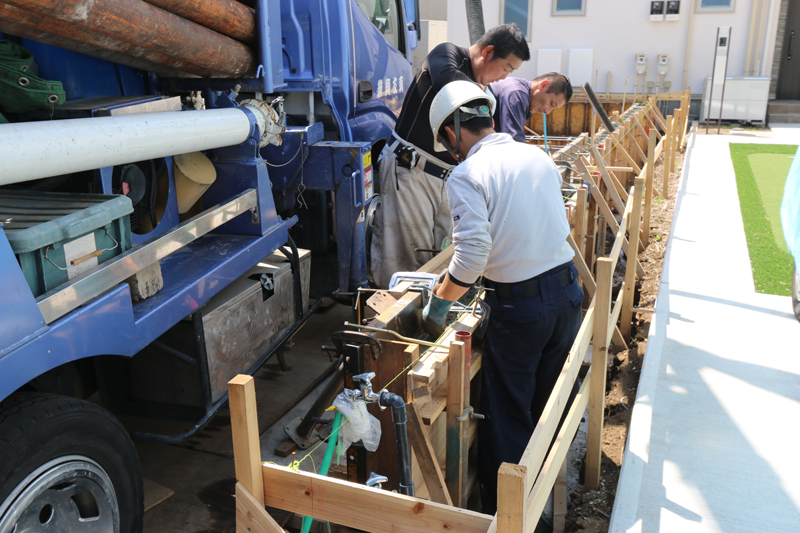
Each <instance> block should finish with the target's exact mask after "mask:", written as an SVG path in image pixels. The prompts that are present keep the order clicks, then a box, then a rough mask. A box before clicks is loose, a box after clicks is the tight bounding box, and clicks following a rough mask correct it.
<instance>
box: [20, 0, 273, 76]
mask: <svg viewBox="0 0 800 533" xmlns="http://www.w3.org/2000/svg"><path fill="white" fill-rule="evenodd" d="M4 2H5V3H6V4H9V5H13V6H15V7H18V8H20V9H23V10H25V11H28V12H29V13H30V14H36V15H39V16H42V17H46V18H47V19H52V20H55V21H58V22H62V23H66V24H67V25H68V27H67V28H66V29H64V31H63V33H62V32H61V31H53V30H51V29H50V25H49V24H47V25H44V27H42V28H41V29H42V30H45V31H52V32H53V33H56V34H59V35H62V36H63V37H66V38H68V39H71V40H78V41H81V40H83V38H84V36H85V34H86V33H87V32H88V34H89V36H90V37H91V40H90V41H89V42H90V44H93V45H95V46H99V47H101V48H106V45H105V43H106V40H107V39H111V41H116V42H121V43H126V44H128V45H130V46H131V47H133V48H141V49H142V50H145V51H148V52H153V53H155V54H163V55H164V56H166V60H165V62H164V63H162V62H161V61H154V62H156V63H159V64H163V65H164V66H167V67H170V68H174V69H177V70H184V71H187V70H186V68H187V65H195V66H202V67H203V68H206V69H208V70H210V71H214V72H217V73H219V74H220V75H222V76H227V77H252V76H254V75H255V72H256V67H257V64H258V62H257V59H256V56H255V54H254V53H253V51H252V50H251V49H250V48H249V47H247V46H246V45H244V44H242V43H240V42H238V41H236V40H234V39H231V38H230V37H226V36H225V35H222V34H220V33H217V32H215V31H213V30H210V29H208V28H206V27H203V26H201V25H199V24H195V23H194V22H191V21H188V20H185V19H183V18H181V17H179V16H177V15H174V14H172V13H169V12H167V11H164V10H163V9H160V8H158V7H155V6H152V5H150V4H148V3H146V2H143V1H141V0H78V1H76V0H4ZM117 51H119V50H117ZM132 55H135V54H132Z"/></svg>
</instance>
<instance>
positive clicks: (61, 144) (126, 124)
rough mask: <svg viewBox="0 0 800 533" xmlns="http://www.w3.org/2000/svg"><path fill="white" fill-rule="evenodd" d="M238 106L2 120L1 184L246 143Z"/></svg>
mask: <svg viewBox="0 0 800 533" xmlns="http://www.w3.org/2000/svg"><path fill="white" fill-rule="evenodd" d="M249 134H250V120H248V118H247V115H246V114H245V113H244V111H243V110H242V109H239V108H229V109H207V110H203V111H181V112H178V113H150V114H144V115H125V116H119V117H95V118H77V119H69V120H50V121H42V122H20V123H16V124H3V125H0V162H2V163H0V185H8V184H10V183H20V182H23V181H31V180H36V179H39V178H46V177H49V176H59V175H62V174H70V173H72V172H80V171H83V170H92V169H96V168H102V167H109V166H113V165H120V164H123V163H131V162H134V161H144V160H147V159H154V158H157V157H164V156H171V155H178V154H185V153H189V152H197V151H198V150H210V149H212V148H221V147H223V146H233V145H237V144H241V143H242V142H244V141H245V140H246V139H247V137H248V136H249Z"/></svg>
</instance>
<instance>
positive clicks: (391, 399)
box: [378, 390, 414, 496]
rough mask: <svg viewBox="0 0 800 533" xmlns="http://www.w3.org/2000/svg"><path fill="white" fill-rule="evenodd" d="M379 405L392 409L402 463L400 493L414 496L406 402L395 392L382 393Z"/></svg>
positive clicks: (398, 452) (399, 458) (398, 453)
mask: <svg viewBox="0 0 800 533" xmlns="http://www.w3.org/2000/svg"><path fill="white" fill-rule="evenodd" d="M378 404H379V405H380V406H381V407H390V408H391V409H392V422H394V432H395V436H396V438H397V458H398V460H399V462H400V493H401V494H405V495H407V496H413V495H414V481H413V480H412V479H411V448H410V447H409V445H408V432H407V431H406V421H407V420H408V418H407V417H406V402H404V401H403V399H402V398H401V397H400V396H398V395H397V394H394V393H393V392H388V391H385V390H384V391H381V396H380V399H379V400H378Z"/></svg>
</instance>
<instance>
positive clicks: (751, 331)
mask: <svg viewBox="0 0 800 533" xmlns="http://www.w3.org/2000/svg"><path fill="white" fill-rule="evenodd" d="M772 130H773V135H772V136H771V137H755V136H753V137H744V136H738V135H737V136H706V135H697V136H693V137H691V138H690V139H689V148H688V153H687V158H686V164H685V167H684V174H683V176H682V179H681V185H680V188H679V191H678V198H677V203H676V208H675V218H674V221H673V226H672V232H671V235H670V240H669V244H668V248H667V256H666V258H665V265H664V270H663V274H662V279H661V284H660V287H659V295H658V301H657V302H656V310H655V313H654V318H653V322H652V325H651V329H650V336H649V341H648V347H647V354H646V356H645V362H644V366H643V369H642V375H641V381H640V384H639V391H638V394H637V398H636V403H635V405H634V409H633V417H632V420H631V429H630V432H629V435H628V443H627V447H626V453H625V458H624V460H623V465H622V471H621V475H620V481H619V486H618V489H617V496H616V502H615V506H614V512H613V514H612V517H611V526H610V529H609V531H611V532H623V531H625V532H628V531H630V532H633V531H635V532H643V533H649V532H673V531H681V532H731V531H736V532H761V531H800V459H798V457H797V454H796V452H795V450H796V447H797V436H798V432H797V429H796V426H797V420H798V419H800V418H799V417H800V323H798V322H797V320H795V317H794V315H793V314H792V312H791V302H790V298H789V297H779V296H771V295H764V294H757V293H755V290H754V284H753V279H752V275H751V271H750V262H749V257H748V252H747V245H746V241H745V235H744V228H743V225H742V220H741V215H740V210H739V201H738V195H737V191H736V182H735V176H734V172H733V165H732V163H731V160H730V152H729V147H728V145H729V143H731V142H746V143H771V144H783V143H785V144H800V129H798V128H797V127H792V126H782V127H773V128H772Z"/></svg>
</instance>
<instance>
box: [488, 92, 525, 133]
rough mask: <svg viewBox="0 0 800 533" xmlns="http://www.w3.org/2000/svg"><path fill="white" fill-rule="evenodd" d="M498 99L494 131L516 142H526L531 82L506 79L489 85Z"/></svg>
mask: <svg viewBox="0 0 800 533" xmlns="http://www.w3.org/2000/svg"><path fill="white" fill-rule="evenodd" d="M489 88H490V89H491V90H492V93H494V96H495V98H496V99H497V109H495V110H494V129H495V131H497V132H502V133H508V134H509V135H511V137H513V138H514V140H515V141H519V142H523V143H524V142H525V123H526V122H527V121H528V119H529V118H531V82H530V81H528V80H526V79H523V78H506V79H504V80H500V81H496V82H494V83H490V84H489Z"/></svg>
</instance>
